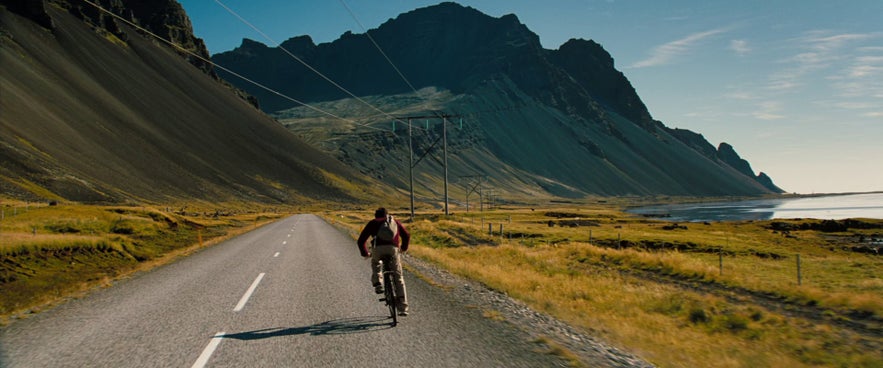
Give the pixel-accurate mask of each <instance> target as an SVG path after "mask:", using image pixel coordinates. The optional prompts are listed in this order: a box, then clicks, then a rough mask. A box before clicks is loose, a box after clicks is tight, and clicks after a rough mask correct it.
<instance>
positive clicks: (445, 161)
mask: <svg viewBox="0 0 883 368" xmlns="http://www.w3.org/2000/svg"><path fill="white" fill-rule="evenodd" d="M459 116H460V115H448V114H443V113H439V114H436V115H422V116H403V117H396V119H401V120H408V152H409V156H410V164H409V165H408V166H409V169H408V170H409V172H410V174H409V176H410V186H411V219H412V220H413V219H414V167H415V166H417V164H418V163H420V161H422V160H423V157H420V158H419V159H417V162H414V146H413V144H412V137H413V132H412V129H411V120H412V119H438V118H441V119H442V122H443V124H442V139H443V142H442V152H443V155H444V159H443V162H442V166H444V179H445V184H444V191H445V216H447V215H450V212H449V211H448V202H449V201H448V129H447V125H448V118H451V117H459ZM428 128H429V126H428V121H427V129H428ZM436 142H437V141H436ZM433 146H435V144H434V143H433ZM428 153H429V152H428V151H427V154H428ZM425 156H426V154H424V157H425Z"/></svg>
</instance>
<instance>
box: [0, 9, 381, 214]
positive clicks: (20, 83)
mask: <svg viewBox="0 0 883 368" xmlns="http://www.w3.org/2000/svg"><path fill="white" fill-rule="evenodd" d="M106 3H110V5H109V7H110V8H111V9H113V10H114V11H115V12H117V13H119V14H127V15H128V16H129V17H130V18H131V19H133V20H134V21H136V22H137V21H141V22H142V24H144V23H148V22H152V23H153V24H152V26H151V27H153V28H154V29H166V30H167V31H168V32H166V35H175V36H174V37H177V40H176V42H181V43H182V44H185V45H188V44H189V45H190V47H191V48H193V49H194V50H196V51H200V50H201V52H202V53H203V54H207V53H206V52H205V49H204V46H202V42H201V41H198V39H196V38H195V37H193V36H192V32H191V30H190V28H189V27H190V26H189V20H187V18H186V15H185V14H184V13H183V10H182V9H181V7H180V5H179V4H177V3H176V2H174V1H171V0H168V1H153V2H148V1H133V2H125V4H124V3H123V2H121V1H108V2H106ZM3 4H4V5H6V6H8V7H9V8H8V9H9V10H15V12H13V11H8V10H7V9H3V10H2V11H0V27H2V29H0V64H2V65H3V68H2V70H0V127H2V131H0V158H2V165H0V187H2V190H3V192H4V193H6V194H8V195H14V196H17V197H21V198H31V199H34V198H53V199H70V200H80V201H130V200H135V201H142V200H146V201H175V200H187V199H204V200H226V201H232V200H245V201H262V202H281V201H292V200H308V199H337V200H351V199H352V198H353V194H352V193H354V192H355V191H354V190H352V188H350V189H347V188H348V186H349V185H362V186H367V185H368V183H366V182H364V181H363V180H361V179H357V178H356V173H355V172H354V171H352V170H351V169H349V168H347V167H346V166H344V165H343V164H341V163H340V162H339V161H337V160H335V159H333V158H331V157H330V156H328V155H326V154H324V153H322V152H320V151H318V150H316V149H314V148H312V147H311V146H309V145H308V144H305V143H304V142H303V141H301V140H300V139H298V138H297V137H295V136H294V135H292V134H291V133H290V132H288V131H287V130H286V129H284V128H283V127H282V126H281V125H279V124H278V123H277V122H275V121H273V120H272V119H270V118H269V117H267V116H266V115H264V114H263V113H261V112H260V111H258V110H256V109H255V108H254V107H253V106H252V105H250V104H249V103H248V102H247V101H245V100H243V99H242V98H239V97H237V95H236V93H235V92H234V91H232V90H231V89H230V88H228V87H226V86H224V85H223V84H222V83H221V82H220V81H219V80H217V79H216V77H215V76H214V75H213V73H212V72H211V69H210V67H208V66H206V65H205V64H204V63H201V62H199V61H198V59H195V58H193V57H189V58H190V59H192V60H194V61H195V62H194V64H196V65H192V64H190V63H188V61H187V60H186V59H185V58H183V57H182V56H181V54H179V52H176V51H174V50H172V49H171V48H170V47H168V46H167V45H165V44H160V43H159V42H158V41H156V40H154V39H152V38H148V37H146V36H142V35H141V34H140V33H139V31H137V30H135V29H133V28H132V27H130V26H129V25H126V24H125V23H123V22H120V21H118V20H114V19H112V18H111V17H109V16H106V15H104V14H103V13H101V12H99V11H97V10H96V9H94V8H92V7H91V6H89V5H88V4H84V3H81V2H78V1H75V0H72V1H70V2H67V1H53V2H49V3H45V5H44V3H42V2H32V1H24V2H22V1H11V0H5V1H4V2H3ZM35 20H36V21H35ZM154 33H159V32H154ZM159 34H162V33H159ZM187 40H190V41H189V42H187ZM194 40H196V41H194Z"/></svg>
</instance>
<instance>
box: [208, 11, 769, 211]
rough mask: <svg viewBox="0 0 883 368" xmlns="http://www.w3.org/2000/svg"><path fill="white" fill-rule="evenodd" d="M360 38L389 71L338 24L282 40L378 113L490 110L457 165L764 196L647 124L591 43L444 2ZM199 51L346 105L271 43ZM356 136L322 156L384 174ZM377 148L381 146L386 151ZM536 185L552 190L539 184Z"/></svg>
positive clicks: (597, 183)
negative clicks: (335, 29)
mask: <svg viewBox="0 0 883 368" xmlns="http://www.w3.org/2000/svg"><path fill="white" fill-rule="evenodd" d="M368 33H369V34H370V35H371V38H372V39H373V41H376V43H377V44H378V45H380V46H381V48H383V50H384V53H385V54H386V56H388V57H389V60H391V61H392V62H393V63H394V64H395V66H396V68H397V71H396V70H394V69H393V68H392V67H391V66H390V65H389V61H388V60H387V59H386V58H385V57H383V56H382V55H381V54H380V52H379V51H378V50H377V49H376V48H375V45H374V42H372V40H371V39H368V37H367V35H365V34H356V33H352V32H347V33H344V34H343V35H342V36H341V37H340V38H339V39H337V40H335V41H332V42H329V43H323V44H320V45H313V44H312V40H311V39H310V38H308V37H306V36H300V37H294V38H292V39H289V40H288V41H286V43H285V44H284V45H283V48H285V49H286V50H287V51H289V52H291V53H294V54H296V55H298V57H302V56H303V57H302V60H304V61H306V62H307V63H309V64H310V65H311V66H312V67H313V68H315V69H316V70H321V71H322V73H323V74H324V75H326V76H327V77H328V78H330V79H332V80H334V81H335V82H336V83H337V84H338V85H340V86H344V87H345V88H346V89H347V90H348V91H350V92H352V93H353V94H355V95H357V96H373V97H376V98H377V99H378V101H383V103H388V104H389V105H385V106H386V107H387V108H388V109H402V108H405V107H403V106H402V101H408V100H409V99H410V100H411V101H414V106H408V107H407V108H406V109H407V110H409V111H413V110H415V109H418V108H421V107H422V106H423V104H433V105H436V106H438V105H440V106H446V108H448V109H456V110H455V111H456V112H459V113H465V114H468V113H470V112H475V111H493V110H501V111H498V112H493V113H483V114H479V115H480V116H481V117H479V118H478V119H480V120H481V121H482V122H481V126H480V128H473V129H465V128H464V130H465V131H468V133H464V134H467V135H469V139H466V141H468V142H472V144H475V145H478V144H481V145H483V149H485V150H486V151H482V152H483V153H475V157H473V158H472V159H471V160H472V161H470V163H468V164H467V163H464V164H465V165H472V166H473V168H472V169H473V170H475V171H478V170H479V169H482V170H484V169H485V168H486V167H487V165H488V164H487V163H488V162H497V163H499V166H501V167H511V169H504V168H501V169H500V170H507V171H508V172H516V171H518V170H522V171H523V172H524V173H526V174H525V175H524V176H525V178H524V179H520V180H526V181H528V182H533V183H545V184H536V185H539V186H540V187H542V188H544V189H543V190H546V191H548V192H550V193H553V192H554V193H565V192H566V193H568V194H567V195H570V196H573V195H577V196H578V195H580V193H596V194H653V193H666V194H683V195H690V194H693V195H696V194H711V195H718V194H758V193H767V192H769V190H768V189H766V188H765V187H764V186H762V185H761V184H759V183H758V181H757V180H756V177H755V176H754V174H753V173H752V172H750V166H748V169H746V168H745V165H747V161H744V160H742V159H741V158H739V157H738V155H735V151H734V150H732V149H730V150H728V149H727V147H726V146H725V147H722V148H723V151H722V153H721V154H719V153H718V150H716V149H715V148H714V146H712V145H711V144H710V143H708V142H707V141H706V140H705V139H704V137H702V136H701V135H699V134H695V133H692V132H689V131H677V130H670V129H668V128H666V127H665V126H664V125H663V123H662V122H659V121H657V120H654V119H653V117H652V116H651V114H650V112H649V110H648V109H647V107H646V105H645V104H644V103H643V101H641V98H640V97H639V96H638V94H637V91H635V89H634V87H633V86H632V84H631V83H630V82H629V80H628V79H627V78H626V76H625V75H624V74H623V73H622V72H620V71H619V70H617V69H616V68H615V61H614V58H613V56H612V55H611V54H610V53H609V52H608V51H607V50H605V49H604V47H603V46H601V45H600V44H599V43H597V42H595V41H593V40H585V39H576V38H575V39H570V40H568V41H567V42H565V43H564V44H562V45H561V46H560V47H559V48H558V49H557V50H547V49H545V48H543V47H542V45H541V43H540V40H539V36H538V35H537V34H535V33H534V32H532V31H531V30H530V29H528V28H527V27H526V26H525V25H524V24H522V23H521V22H520V20H519V19H518V17H517V16H515V15H514V14H507V15H504V16H502V17H499V18H497V17H493V16H489V15H487V14H484V13H482V12H480V11H478V10H476V9H474V8H471V7H467V6H462V5H460V4H457V3H454V2H444V3H440V4H437V5H432V6H428V7H424V8H419V9H415V10H412V11H409V12H406V13H403V14H399V15H398V16H396V17H395V18H391V19H389V20H388V21H386V22H384V23H383V24H381V25H380V26H379V27H377V28H376V29H371V30H369V31H368ZM213 59H214V60H215V61H216V62H218V64H220V65H225V66H227V67H229V68H230V69H232V70H236V71H240V73H242V74H245V75H247V76H249V77H250V78H252V79H254V80H258V81H266V82H265V83H266V84H267V85H271V86H272V87H273V88H278V89H279V91H280V92H282V93H284V94H286V95H288V96H292V97H294V98H297V99H299V100H301V101H308V102H310V103H311V104H316V103H320V104H321V103H328V104H329V105H328V106H349V107H351V106H352V105H351V104H350V102H349V101H346V102H343V101H340V100H342V99H346V98H348V97H350V96H348V94H347V93H345V92H344V91H341V90H340V89H338V88H337V87H336V86H333V85H331V84H330V83H328V82H327V81H325V80H323V79H322V78H319V77H318V76H316V75H315V73H314V72H313V71H311V70H308V68H306V67H304V66H302V65H299V63H298V62H297V61H294V60H293V58H291V57H290V56H289V55H285V54H284V53H283V52H282V50H279V48H273V47H271V48H267V49H261V52H255V53H254V54H250V55H244V54H242V53H237V52H236V50H234V51H233V52H224V53H219V54H216V55H214V56H213ZM398 72H401V74H402V75H404V76H406V77H407V79H408V82H409V83H405V82H404V81H403V80H402V78H401V77H400V76H399V74H398ZM231 82H234V83H235V81H232V80H231ZM240 86H241V87H242V88H244V89H246V90H248V91H249V92H252V93H253V94H255V95H257V96H258V97H259V98H260V99H261V102H262V103H261V105H262V106H263V107H264V109H265V111H267V112H270V113H272V112H276V111H280V110H287V109H290V108H293V107H296V104H295V103H293V102H292V101H291V100H288V99H284V98H280V97H279V96H277V95H275V94H273V93H269V92H267V91H262V90H259V89H256V88H252V87H250V86H247V85H242V84H240ZM412 86H413V88H415V89H420V88H429V87H432V88H438V89H440V90H445V91H447V92H449V93H450V94H451V95H454V96H456V97H455V98H451V99H448V100H445V101H443V102H439V101H422V102H421V101H419V98H418V97H417V96H411V95H412V92H413V90H412ZM406 95H407V96H408V97H406ZM332 101H337V102H332ZM391 101H395V102H391ZM338 102H339V103H338ZM378 103H381V102H378ZM346 111H347V112H352V110H349V109H347V110H346ZM306 115H308V114H306ZM290 116H298V117H304V116H305V114H304V113H302V112H293V113H292V115H290ZM298 125H300V124H293V123H292V124H291V126H292V127H295V126H298ZM293 129H294V128H293ZM304 134H311V133H307V132H305V133H304ZM362 138H364V137H359V139H357V140H355V141H349V140H347V139H346V138H335V140H336V141H338V142H339V144H340V146H334V149H333V150H332V151H330V152H334V153H336V154H339V155H340V156H339V157H341V159H342V160H344V161H345V159H349V160H352V161H350V162H351V163H352V164H353V165H355V166H357V167H362V168H363V169H364V170H365V171H366V172H370V173H372V174H371V175H373V176H376V177H384V178H390V177H394V176H395V175H396V173H395V170H392V169H389V170H390V172H382V170H381V169H380V168H378V167H377V164H376V162H375V161H376V158H372V159H371V160H372V162H360V161H358V160H357V159H356V158H354V157H361V156H360V155H358V154H356V153H355V152H361V151H363V150H365V149H368V148H365V147H361V146H360V145H364V144H365V143H364V142H367V141H370V140H368V139H366V140H365V141H360V139H362ZM377 139H378V140H381V139H380V138H377ZM384 142H385V145H383V147H384V148H385V149H390V150H394V149H396V148H395V147H396V145H395V144H392V143H391V142H389V141H384ZM323 145H326V146H332V144H330V143H323ZM730 148H731V147H730ZM349 150H352V151H349ZM461 154H463V155H467V154H466V153H461ZM721 155H722V156H724V157H726V158H727V160H723V159H720V158H719V157H718V156H721ZM743 161H744V163H743ZM381 172H382V173H381ZM463 174H464V175H465V174H472V173H471V172H464V173H463ZM531 178H533V179H531ZM499 180H501V181H502V180H509V179H502V178H500V179H499ZM550 182H553V183H555V184H554V185H551V186H550V185H547V183H550ZM556 188H557V189H556ZM561 188H568V189H567V190H563V189H561Z"/></svg>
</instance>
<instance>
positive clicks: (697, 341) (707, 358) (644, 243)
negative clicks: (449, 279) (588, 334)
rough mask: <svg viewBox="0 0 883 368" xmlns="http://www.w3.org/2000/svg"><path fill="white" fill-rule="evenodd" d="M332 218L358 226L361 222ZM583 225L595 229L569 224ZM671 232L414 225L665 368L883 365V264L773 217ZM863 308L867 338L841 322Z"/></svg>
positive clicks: (623, 227)
mask: <svg viewBox="0 0 883 368" xmlns="http://www.w3.org/2000/svg"><path fill="white" fill-rule="evenodd" d="M548 212H555V213H557V214H559V215H560V214H562V213H563V214H568V216H565V217H562V218H558V217H551V216H548V215H547V213H548ZM328 215H329V216H335V218H336V219H338V221H342V222H343V223H344V224H346V225H348V226H350V227H351V228H358V227H359V226H361V223H362V221H363V219H360V218H359V216H358V215H351V214H343V213H334V214H328ZM552 215H555V214H552ZM362 217H364V216H362ZM577 217H579V219H580V220H585V221H590V222H592V223H594V225H596V226H578V227H569V226H559V224H558V223H557V222H558V221H559V220H562V221H563V220H573V219H576V218H577ZM550 220H551V221H553V222H554V223H555V226H554V227H549V225H548V222H549V221H550ZM489 223H490V224H491V228H492V230H493V234H488V224H489ZM500 224H503V227H504V234H503V235H500V234H499V225H500ZM663 225H668V224H667V223H661V222H652V221H646V220H643V219H637V218H634V217H630V216H627V215H624V214H621V213H617V212H616V211H615V210H614V209H611V208H609V207H602V208H594V209H584V208H564V207H558V208H554V209H549V210H546V209H542V210H541V209H534V210H530V209H527V210H524V209H518V210H511V211H509V210H505V211H495V212H493V213H485V214H475V213H470V214H458V215H455V216H451V217H448V218H443V217H441V216H437V215H421V216H418V218H417V220H416V221H414V222H413V223H410V224H408V226H409V230H410V231H411V233H412V236H413V240H412V243H413V244H414V245H413V246H412V247H411V250H410V252H411V253H412V254H413V255H415V256H417V257H420V258H422V259H424V260H427V261H430V262H432V263H434V264H437V265H440V266H442V267H444V268H446V269H448V270H450V271H452V272H454V273H456V274H459V275H461V276H464V277H468V278H471V279H474V280H478V281H480V282H482V283H484V284H485V285H487V286H488V287H491V288H493V289H496V290H500V291H503V292H505V293H507V294H508V295H510V296H512V297H515V298H517V299H519V300H522V301H524V302H525V303H527V304H529V305H531V306H532V307H533V308H534V309H537V310H539V311H543V312H547V313H549V314H551V315H554V316H556V317H558V318H559V319H562V320H564V321H566V322H568V323H570V324H572V325H575V326H581V327H583V328H585V329H587V330H589V331H592V332H593V333H595V334H597V335H599V336H601V337H604V338H606V339H608V340H609V341H611V342H613V343H614V344H617V345H620V346H623V347H625V349H626V350H630V351H633V352H636V353H638V354H639V355H641V356H642V357H644V358H645V359H647V360H649V361H651V362H653V363H654V364H657V365H659V366H662V367H698V366H702V367H745V366H752V367H755V366H756V367H783V366H788V367H811V366H831V367H836V366H850V367H877V366H881V365H883V354H881V349H880V348H881V347H883V338H881V336H880V334H879V333H874V332H873V331H875V329H876V331H879V328H880V326H879V322H874V321H875V318H876V321H879V320H880V317H881V316H883V309H881V308H883V307H881V306H883V289H881V287H883V282H881V280H880V275H881V272H880V271H881V270H883V261H881V260H880V259H879V258H877V257H875V256H870V255H865V254H859V253H853V252H849V251H842V250H840V249H836V248H837V247H832V246H830V244H829V243H828V242H827V241H826V240H825V238H824V237H823V236H821V235H820V234H818V233H816V232H792V234H790V235H791V236H790V237H786V236H784V235H783V234H781V233H774V232H772V231H770V230H769V229H768V227H767V225H768V223H767V222H739V223H710V224H701V223H700V224H681V225H686V227H687V229H686V230H684V229H675V230H664V229H663ZM356 231H357V230H356ZM590 238H591V242H590V241H589V240H590ZM665 243H668V244H669V247H668V248H665V247H662V248H654V247H655V246H657V245H660V244H665ZM678 247H680V248H679V249H680V250H675V249H674V248H678ZM721 253H722V254H723V256H722V257H721ZM797 254H800V255H801V262H802V270H801V271H802V285H797V273H796V268H797V267H796V255H797ZM721 258H723V269H722V271H723V272H722V273H721V268H720V260H721ZM857 314H858V315H862V314H864V315H868V314H870V315H871V316H875V317H871V318H870V319H868V320H867V321H868V325H867V326H868V327H867V329H865V330H854V329H851V328H849V327H845V325H843V324H841V323H839V322H842V321H846V320H849V319H852V318H853V316H855V315H857Z"/></svg>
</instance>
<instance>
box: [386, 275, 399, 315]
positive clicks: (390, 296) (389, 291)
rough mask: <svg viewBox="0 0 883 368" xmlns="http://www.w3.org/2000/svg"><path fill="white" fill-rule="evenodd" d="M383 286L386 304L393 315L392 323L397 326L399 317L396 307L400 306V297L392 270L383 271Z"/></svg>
mask: <svg viewBox="0 0 883 368" xmlns="http://www.w3.org/2000/svg"><path fill="white" fill-rule="evenodd" d="M383 288H384V292H385V294H386V305H387V306H388V307H389V316H390V317H392V325H393V326H395V325H396V324H398V317H397V314H396V309H398V308H397V307H398V306H397V305H396V304H397V303H398V298H397V295H396V289H395V282H393V275H392V272H384V273H383Z"/></svg>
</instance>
